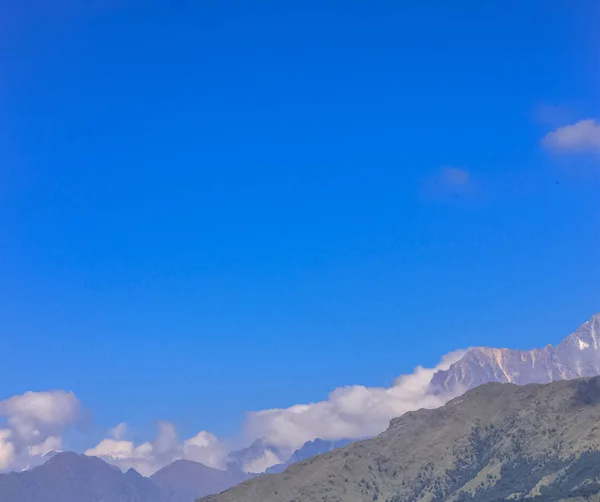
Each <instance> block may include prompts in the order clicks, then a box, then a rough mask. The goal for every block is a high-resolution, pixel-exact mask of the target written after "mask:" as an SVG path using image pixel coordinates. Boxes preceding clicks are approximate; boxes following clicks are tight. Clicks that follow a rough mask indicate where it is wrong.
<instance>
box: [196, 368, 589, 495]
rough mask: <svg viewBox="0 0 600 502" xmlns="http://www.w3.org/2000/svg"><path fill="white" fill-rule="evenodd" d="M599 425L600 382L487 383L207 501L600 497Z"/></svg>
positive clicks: (586, 380)
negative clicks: (366, 437)
mask: <svg viewBox="0 0 600 502" xmlns="http://www.w3.org/2000/svg"><path fill="white" fill-rule="evenodd" d="M599 423H600V377H593V378H587V379H576V380H562V381H557V382H553V383H550V384H529V385H525V386H518V385H515V384H498V383H490V384H485V385H482V386H479V387H477V388H475V389H473V390H470V391H468V392H467V393H466V394H464V395H463V396H460V397H458V398H455V399H453V400H451V401H450V402H449V403H447V404H446V405H445V406H443V407H441V408H437V409H434V410H425V409H421V410H418V411H412V412H408V413H405V414H404V415H402V416H401V417H399V418H396V419H394V420H392V421H391V423H390V426H389V427H388V429H387V430H386V431H385V432H383V433H382V434H380V435H378V436H377V437H375V438H373V439H370V440H364V441H358V442H355V443H352V444H350V445H349V446H346V447H344V448H342V449H337V450H335V451H333V452H331V453H326V454H324V455H319V456H316V457H313V458H311V459H308V460H305V461H303V462H300V463H297V464H294V465H292V466H291V467H289V468H288V469H287V470H286V471H285V472H284V473H281V474H273V475H265V476H261V477H258V478H256V479H253V480H250V481H246V482H244V483H242V484H241V485H239V486H237V487H235V488H232V489H230V490H228V491H226V492H224V493H222V494H220V495H215V496H209V497H206V498H204V499H202V502H242V501H243V502H289V501H298V502H300V501H301V502H317V501H337V502H372V501H383V502H414V501H428V502H442V501H453V502H466V501H477V502H491V501H500V500H539V501H544V502H548V501H557V502H558V501H573V502H575V501H583V500H598V497H600V426H599V425H598V424H599Z"/></svg>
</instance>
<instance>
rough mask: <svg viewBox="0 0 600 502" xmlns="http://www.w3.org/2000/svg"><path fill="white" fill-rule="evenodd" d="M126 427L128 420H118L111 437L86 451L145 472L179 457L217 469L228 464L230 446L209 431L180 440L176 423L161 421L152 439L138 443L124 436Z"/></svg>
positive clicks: (119, 464) (108, 460)
mask: <svg viewBox="0 0 600 502" xmlns="http://www.w3.org/2000/svg"><path fill="white" fill-rule="evenodd" d="M126 431H127V427H126V424H124V423H122V424H119V425H118V426H116V427H114V428H113V429H111V431H109V433H110V434H111V435H112V437H109V438H106V439H103V440H102V441H101V442H100V443H99V444H98V445H96V446H95V447H93V448H90V449H88V450H86V451H85V454H86V455H92V456H95V457H100V458H102V459H103V460H105V461H107V462H109V463H111V464H114V465H117V466H118V467H120V468H121V469H123V470H127V469H130V468H134V469H135V470H136V471H138V472H139V473H140V474H143V475H144V476H150V475H152V474H154V473H155V472H156V471H157V470H158V469H160V468H162V467H164V466H166V465H168V464H170V463H172V462H174V461H175V460H179V459H187V460H194V461H196V462H200V463H202V464H204V465H207V466H209V467H213V468H215V469H224V468H225V467H226V461H227V453H228V452H227V446H226V445H225V444H224V443H223V442H221V441H219V440H218V439H217V437H216V436H215V435H213V434H210V433H209V432H206V431H202V432H199V433H198V434H196V435H195V436H194V437H191V438H189V439H186V440H185V441H180V440H179V438H178V435H177V431H176V429H175V426H174V425H173V424H171V423H169V422H159V423H158V433H157V435H156V437H155V438H154V440H153V441H148V442H145V443H142V444H139V445H135V444H134V443H133V441H128V440H125V439H124V437H125V435H126Z"/></svg>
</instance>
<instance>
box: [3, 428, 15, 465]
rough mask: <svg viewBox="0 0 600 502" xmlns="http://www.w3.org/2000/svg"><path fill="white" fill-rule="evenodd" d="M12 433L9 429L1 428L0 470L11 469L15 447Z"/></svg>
mask: <svg viewBox="0 0 600 502" xmlns="http://www.w3.org/2000/svg"><path fill="white" fill-rule="evenodd" d="M11 435H12V433H11V432H10V431H9V430H7V429H0V472H1V471H5V470H8V469H10V467H11V466H12V463H13V461H14V455H15V447H14V446H13V444H12V443H11V442H10V437H11Z"/></svg>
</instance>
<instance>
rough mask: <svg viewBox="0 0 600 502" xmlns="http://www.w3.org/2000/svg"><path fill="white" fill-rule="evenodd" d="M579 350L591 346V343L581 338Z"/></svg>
mask: <svg viewBox="0 0 600 502" xmlns="http://www.w3.org/2000/svg"><path fill="white" fill-rule="evenodd" d="M578 341H579V350H584V349H587V348H589V346H590V344H589V343H585V342H584V341H583V340H581V339H579V340H578Z"/></svg>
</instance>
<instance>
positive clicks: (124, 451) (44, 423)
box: [0, 351, 464, 476]
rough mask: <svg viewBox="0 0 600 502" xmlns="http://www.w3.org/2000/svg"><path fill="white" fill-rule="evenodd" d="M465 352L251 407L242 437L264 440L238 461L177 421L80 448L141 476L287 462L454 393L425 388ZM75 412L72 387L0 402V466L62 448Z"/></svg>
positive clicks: (374, 430) (25, 462) (260, 468)
mask: <svg viewBox="0 0 600 502" xmlns="http://www.w3.org/2000/svg"><path fill="white" fill-rule="evenodd" d="M463 354H464V351H456V352H453V353H451V354H448V355H446V356H444V357H443V358H442V360H441V361H440V363H439V364H438V365H437V366H435V367H434V368H423V367H422V366H418V367H417V368H416V369H415V370H414V372H413V373H411V374H409V375H403V376H400V377H399V378H398V379H396V381H395V382H394V384H393V385H392V386H391V387H389V388H385V387H366V386H363V385H353V386H346V387H340V388H338V389H335V390H333V391H332V392H331V393H330V394H329V396H328V399H327V400H325V401H320V402H315V403H310V404H298V405H295V406H291V407H289V408H275V409H268V410H262V411H256V412H251V413H248V415H247V417H246V423H245V427H244V431H243V433H244V439H245V440H246V441H248V442H252V441H255V440H257V439H261V440H262V441H261V442H260V447H257V448H249V449H248V450H247V451H245V452H244V457H243V458H241V459H240V458H237V457H236V458H230V456H229V453H230V452H229V448H228V444H227V443H226V442H224V441H221V440H220V439H219V438H217V437H216V436H215V435H214V434H211V433H210V432H207V431H201V432H199V433H197V434H196V435H194V436H193V437H190V438H187V439H185V440H182V439H180V438H179V436H178V434H177V431H176V429H175V426H174V425H173V424H171V423H169V422H164V421H163V422H158V431H157V434H156V437H155V438H154V439H153V440H152V441H146V442H143V443H140V444H136V443H134V442H133V441H131V440H129V439H127V425H126V424H125V423H121V424H118V425H117V426H115V427H114V428H112V429H110V430H109V431H108V433H107V437H106V438H105V439H103V440H102V441H100V442H99V443H98V444H97V445H96V446H94V447H92V448H89V449H88V450H86V451H85V454H86V455H93V456H97V457H100V458H102V459H104V460H106V461H107V462H109V463H111V464H114V465H116V466H118V467H120V468H121V469H123V470H127V469H129V468H134V469H135V470H137V471H138V472H139V473H141V474H143V475H145V476H150V475H152V474H153V473H154V472H156V471H157V470H158V469H160V468H162V467H164V466H166V465H168V464H170V463H172V462H174V461H175V460H178V459H188V460H194V461H196V462H201V463H203V464H205V465H207V466H209V467H213V468H216V469H225V468H226V467H227V465H228V464H229V463H231V462H233V463H235V462H236V461H237V464H236V465H239V466H240V468H242V469H243V470H244V471H246V472H254V473H258V472H264V471H265V470H266V469H267V468H268V467H270V466H272V465H274V464H277V463H280V462H283V461H285V460H286V459H287V458H289V456H290V455H291V454H292V453H293V452H294V451H295V450H296V449H298V448H300V447H301V446H302V445H303V444H304V443H305V442H307V441H312V440H314V439H316V438H321V439H324V440H338V439H360V438H365V437H369V436H373V435H376V434H379V433H380V432H382V431H384V430H385V429H386V428H387V426H388V424H389V421H390V420H391V419H392V418H395V417H397V416H400V415H402V414H403V413H405V412H407V411H410V410H415V409H418V408H434V407H438V406H441V405H443V404H444V403H445V402H446V401H448V400H449V399H451V398H452V397H454V395H449V394H445V395H436V394H434V393H432V392H430V390H429V383H430V381H431V377H432V376H433V374H434V373H435V372H436V371H438V370H441V369H447V368H448V367H449V366H450V365H451V364H452V363H454V362H455V361H457V360H458V359H460V358H461V357H462V356H463ZM79 413H80V403H79V400H78V399H77V398H76V397H75V395H74V394H73V393H71V392H64V391H51V392H27V393H25V394H23V395H21V396H14V397H11V398H10V399H7V400H5V401H1V402H0V418H2V417H3V418H4V419H5V422H6V427H4V428H0V471H7V470H20V469H23V468H26V467H28V466H33V465H37V464H39V463H41V462H42V461H43V456H44V455H45V454H46V453H47V452H48V451H50V450H53V449H60V447H61V445H62V434H63V432H64V429H65V428H66V427H68V426H69V425H71V424H73V423H75V422H76V421H77V419H78V417H79ZM254 450H256V451H254ZM238 455H239V452H238Z"/></svg>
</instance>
